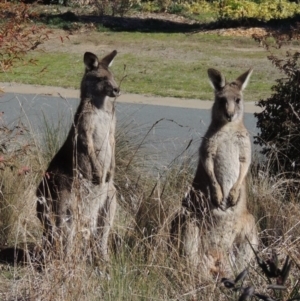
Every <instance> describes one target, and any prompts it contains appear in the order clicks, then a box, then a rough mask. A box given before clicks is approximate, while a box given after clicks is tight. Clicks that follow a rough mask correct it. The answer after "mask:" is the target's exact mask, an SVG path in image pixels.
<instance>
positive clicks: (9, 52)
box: [0, 1, 50, 72]
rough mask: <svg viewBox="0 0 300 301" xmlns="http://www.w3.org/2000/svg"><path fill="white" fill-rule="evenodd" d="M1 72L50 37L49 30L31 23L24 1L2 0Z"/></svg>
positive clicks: (0, 27) (0, 12)
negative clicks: (15, 2)
mask: <svg viewBox="0 0 300 301" xmlns="http://www.w3.org/2000/svg"><path fill="white" fill-rule="evenodd" d="M0 19H1V20H5V21H4V22H3V21H1V23H0V72H1V71H6V70H8V69H10V68H12V67H13V65H14V64H15V63H16V62H17V61H20V60H22V59H23V58H24V56H25V55H26V54H27V53H28V52H30V51H32V50H35V49H36V48H37V47H38V46H39V45H40V44H42V43H43V42H44V41H46V40H47V39H48V34H49V33H50V31H49V30H46V29H45V28H44V27H42V26H36V25H34V24H32V23H31V20H30V12H29V8H28V6H27V5H26V4H24V3H17V4H14V3H11V2H4V1H0Z"/></svg>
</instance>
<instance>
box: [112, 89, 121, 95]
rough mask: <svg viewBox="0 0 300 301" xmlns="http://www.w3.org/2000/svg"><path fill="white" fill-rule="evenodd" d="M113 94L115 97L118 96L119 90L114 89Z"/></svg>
mask: <svg viewBox="0 0 300 301" xmlns="http://www.w3.org/2000/svg"><path fill="white" fill-rule="evenodd" d="M113 92H114V94H115V96H117V95H119V94H120V89H119V88H114V89H113Z"/></svg>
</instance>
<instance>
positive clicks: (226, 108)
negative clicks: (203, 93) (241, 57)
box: [207, 68, 253, 123]
mask: <svg viewBox="0 0 300 301" xmlns="http://www.w3.org/2000/svg"><path fill="white" fill-rule="evenodd" d="M252 71H253V69H252V68H251V69H249V70H248V71H246V72H245V73H243V74H242V75H240V76H239V77H238V78H237V79H236V80H235V81H233V82H231V83H228V82H227V81H226V79H225V77H224V76H223V75H222V74H221V73H220V72H219V71H218V70H216V69H208V70H207V73H208V77H209V79H210V83H211V85H212V87H213V88H214V90H215V102H214V105H213V110H212V119H213V120H215V121H218V122H221V123H228V122H235V121H241V120H242V119H243V114H244V101H243V93H242V91H243V90H244V89H245V88H246V86H247V84H248V82H249V79H250V76H251V74H252Z"/></svg>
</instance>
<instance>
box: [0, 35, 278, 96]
mask: <svg viewBox="0 0 300 301" xmlns="http://www.w3.org/2000/svg"><path fill="white" fill-rule="evenodd" d="M49 44H51V43H48V44H46V47H45V51H44V52H34V53H31V55H30V57H27V58H28V59H29V58H34V59H36V60H37V61H36V64H35V65H32V64H23V63H20V64H19V65H18V66H16V67H15V68H14V69H13V70H11V71H10V72H6V73H0V81H1V82H20V83H26V84H39V85H51V86H62V87H75V88H78V87H79V85H80V80H81V76H82V73H83V70H84V66H83V63H82V55H83V52H84V51H90V49H97V48H99V47H101V46H102V45H105V49H106V48H107V49H109V50H107V51H111V50H113V49H117V50H118V52H119V54H118V56H117V57H116V59H115V62H114V65H113V67H112V70H113V71H114V73H115V77H116V78H117V79H118V80H119V81H120V80H121V79H122V78H123V76H124V75H126V77H125V79H124V80H123V81H122V86H121V89H122V90H123V91H124V92H128V93H129V92H130V93H138V94H147V95H159V96H174V97H181V98H196V99H202V100H206V99H211V98H212V91H211V87H210V85H209V84H208V78H207V74H206V70H207V68H210V67H213V68H216V69H219V70H221V71H222V72H224V74H225V75H226V76H227V77H228V79H229V80H233V79H234V78H236V77H237V76H239V75H240V74H241V73H242V72H244V71H246V70H247V69H248V68H250V67H254V73H253V76H252V78H251V82H250V84H249V86H248V87H247V90H246V92H245V98H246V100H252V101H255V100H258V99H260V98H265V97H268V96H269V95H270V93H271V92H270V87H271V86H272V85H273V84H274V83H275V79H276V78H277V77H278V76H279V75H278V72H277V71H276V69H275V68H274V67H273V66H272V65H271V63H270V62H269V61H268V59H267V57H266V56H267V52H266V51H265V50H264V49H262V48H259V47H258V45H257V44H256V43H255V42H254V41H253V40H252V39H251V38H248V37H225V36H219V35H216V34H201V33H196V34H181V33H175V34H165V33H134V32H133V33H129V32H96V31H94V32H91V33H89V34H86V35H78V36H76V37H72V36H71V38H70V41H69V40H68V41H66V42H65V43H64V45H63V46H64V47H62V46H61V45H59V44H58V46H57V47H55V50H54V51H53V50H52V49H51V47H49ZM85 45H86V46H85ZM69 50H71V51H69ZM105 51H106V50H105ZM105 51H103V50H101V53H105ZM101 55H102V54H101Z"/></svg>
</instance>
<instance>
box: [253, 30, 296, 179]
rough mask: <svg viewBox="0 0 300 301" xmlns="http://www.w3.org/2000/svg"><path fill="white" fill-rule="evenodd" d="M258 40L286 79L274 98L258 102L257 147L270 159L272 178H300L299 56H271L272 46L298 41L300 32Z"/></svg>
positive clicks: (278, 85) (293, 53) (291, 53)
mask: <svg viewBox="0 0 300 301" xmlns="http://www.w3.org/2000/svg"><path fill="white" fill-rule="evenodd" d="M270 37H272V38H273V39H270ZM255 38H256V40H258V41H259V42H260V43H261V44H262V45H264V46H265V47H266V48H267V49H268V51H270V55H269V57H268V58H269V60H270V61H271V62H272V64H273V65H275V67H276V68H277V69H279V70H280V71H281V72H282V73H283V75H284V76H283V77H282V78H280V79H278V80H277V81H276V84H275V85H274V86H273V87H272V91H273V94H272V96H271V97H269V98H267V99H265V100H260V101H259V102H258V106H260V107H261V108H263V111H262V112H261V113H257V114H255V116H256V117H257V127H258V128H259V129H260V133H259V134H258V136H257V137H256V138H255V143H256V144H259V145H260V146H262V153H263V154H265V155H266V156H267V157H268V162H269V168H270V171H271V172H272V173H273V174H276V173H280V172H288V173H290V177H291V176H293V177H294V176H297V177H299V174H298V171H299V168H300V132H299V121H300V105H299V98H300V71H299V66H300V52H299V51H298V50H296V51H287V52H286V54H285V57H284V58H280V57H278V56H277V55H274V54H272V52H271V50H270V49H272V48H270V43H272V41H274V39H275V42H276V43H275V44H274V46H275V47H281V46H282V45H283V43H285V42H287V41H288V40H295V39H299V38H300V28H299V27H298V28H297V29H295V30H294V31H292V30H289V32H288V35H287V34H285V33H272V34H268V35H267V36H265V37H255Z"/></svg>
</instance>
